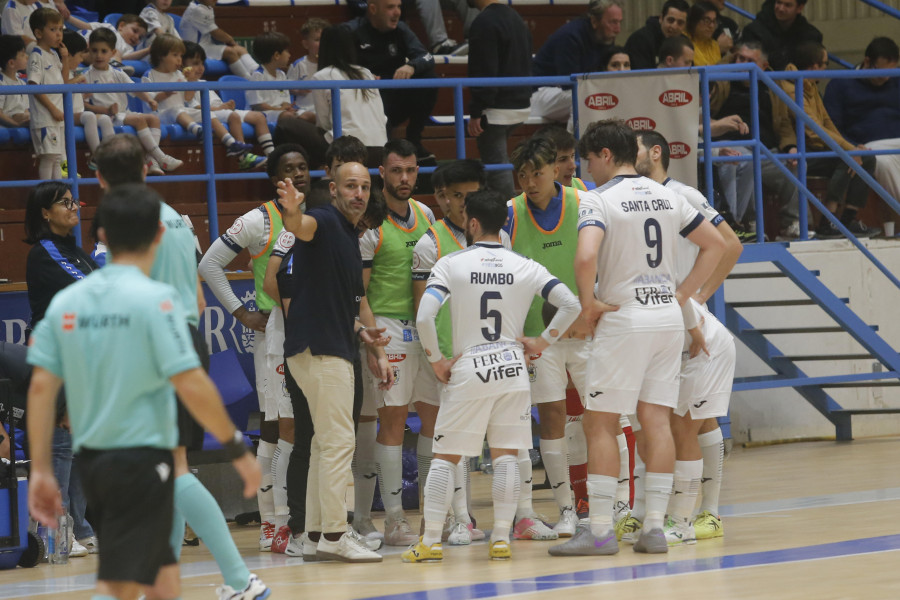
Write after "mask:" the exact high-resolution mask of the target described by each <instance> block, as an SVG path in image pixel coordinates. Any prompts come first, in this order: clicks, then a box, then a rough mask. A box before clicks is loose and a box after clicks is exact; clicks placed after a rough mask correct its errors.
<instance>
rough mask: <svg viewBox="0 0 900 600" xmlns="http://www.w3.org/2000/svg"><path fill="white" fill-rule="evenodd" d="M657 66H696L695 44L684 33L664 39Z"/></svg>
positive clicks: (671, 67) (662, 67) (672, 67)
mask: <svg viewBox="0 0 900 600" xmlns="http://www.w3.org/2000/svg"><path fill="white" fill-rule="evenodd" d="M656 66H657V68H659V69H678V68H684V67H692V66H694V44H693V43H691V40H689V39H687V38H686V37H684V36H683V35H679V36H677V37H670V38H666V39H665V40H663V43H662V44H661V45H660V47H659V56H658V57H657V61H656Z"/></svg>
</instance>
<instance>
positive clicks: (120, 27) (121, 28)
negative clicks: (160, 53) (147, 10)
mask: <svg viewBox="0 0 900 600" xmlns="http://www.w3.org/2000/svg"><path fill="white" fill-rule="evenodd" d="M148 31H149V26H148V25H147V22H146V21H145V20H144V19H142V18H141V17H139V16H138V15H122V16H121V17H119V20H118V21H116V32H117V33H118V34H119V43H118V45H117V48H116V49H117V50H118V51H119V54H120V55H121V56H122V60H144V59H145V58H147V56H149V55H150V46H149V45H147V44H146V43H145V42H146V40H147V33H148Z"/></svg>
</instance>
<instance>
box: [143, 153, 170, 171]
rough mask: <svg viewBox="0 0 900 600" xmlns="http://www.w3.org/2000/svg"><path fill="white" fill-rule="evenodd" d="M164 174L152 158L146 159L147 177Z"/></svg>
mask: <svg viewBox="0 0 900 600" xmlns="http://www.w3.org/2000/svg"><path fill="white" fill-rule="evenodd" d="M165 174H166V172H165V171H163V170H162V167H160V166H159V162H157V160H156V159H155V158H153V157H152V156H150V157H148V158H147V175H165Z"/></svg>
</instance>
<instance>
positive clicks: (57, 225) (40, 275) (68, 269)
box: [25, 181, 98, 556]
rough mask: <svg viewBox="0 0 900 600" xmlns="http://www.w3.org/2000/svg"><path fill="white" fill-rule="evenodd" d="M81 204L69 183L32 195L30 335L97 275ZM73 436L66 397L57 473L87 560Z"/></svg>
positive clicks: (56, 441)
mask: <svg viewBox="0 0 900 600" xmlns="http://www.w3.org/2000/svg"><path fill="white" fill-rule="evenodd" d="M78 208H79V204H78V201H77V200H74V199H73V198H72V190H71V188H70V187H69V185H68V184H66V183H61V182H59V181H45V182H44V183H40V184H38V185H37V186H36V187H35V188H34V189H32V190H31V193H30V194H29V196H28V205H27V206H26V208H25V241H26V242H27V243H29V244H32V247H31V250H30V251H29V252H28V258H27V262H26V263H25V281H26V283H27V284H28V303H29V304H30V305H31V323H30V324H29V326H28V330H26V336H29V337H30V335H31V332H32V331H33V330H34V327H35V326H36V325H37V323H38V321H40V320H41V319H43V318H44V313H45V312H46V310H47V306H49V304H50V301H51V300H52V299H53V296H55V295H56V293H57V292H59V291H60V290H61V289H63V288H64V287H66V286H68V285H71V284H73V283H75V282H76V281H78V280H79V279H84V278H85V277H86V276H87V275H88V273H90V272H91V271H94V270H96V269H97V268H98V267H97V263H95V262H94V261H93V260H91V257H90V256H88V254H87V253H86V252H85V251H84V250H82V249H81V247H80V246H79V245H78V244H77V243H76V241H75V236H74V235H72V231H74V229H75V228H76V227H78V221H79V219H78ZM72 461H73V457H72V437H71V434H70V433H69V428H68V418H67V417H66V411H65V393H64V392H61V393H60V398H59V399H58V400H57V425H56V430H55V431H54V432H53V471H54V474H55V475H56V479H57V481H58V482H59V487H60V491H61V492H62V499H63V506H65V507H66V508H67V509H68V511H69V514H70V515H71V516H72V519H73V522H74V523H73V525H74V527H73V528H72V529H70V531H73V530H74V540H72V544H71V546H70V551H69V556H85V555H87V553H88V552H89V551H90V552H92V553H94V552H96V551H97V550H96V549H97V538H96V537H94V531H93V530H92V529H91V526H90V524H88V522H87V521H85V519H84V510H85V500H84V494H83V492H82V491H81V482H80V481H79V480H78V477H77V475H76V471H75V470H73V469H72Z"/></svg>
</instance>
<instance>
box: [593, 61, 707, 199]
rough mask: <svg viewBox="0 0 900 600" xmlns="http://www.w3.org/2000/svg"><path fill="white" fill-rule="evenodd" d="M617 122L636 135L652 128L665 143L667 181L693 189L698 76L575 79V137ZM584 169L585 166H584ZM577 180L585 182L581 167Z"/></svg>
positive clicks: (654, 74) (661, 72)
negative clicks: (604, 123) (593, 125)
mask: <svg viewBox="0 0 900 600" xmlns="http://www.w3.org/2000/svg"><path fill="white" fill-rule="evenodd" d="M607 119H622V120H623V121H625V122H626V123H628V124H629V125H630V126H631V127H632V128H633V129H635V130H647V129H652V130H655V131H658V132H659V133H661V134H662V135H663V136H664V137H665V138H666V140H667V141H668V142H669V152H670V157H671V160H670V163H669V176H670V177H672V178H673V179H677V180H678V181H681V182H682V183H686V184H688V185H692V186H695V187H696V185H697V143H698V139H699V136H698V131H699V130H698V125H699V123H700V75H699V74H698V73H696V72H679V73H667V72H666V71H665V70H657V71H646V72H633V73H622V74H619V73H617V74H615V75H611V74H609V73H604V74H602V75H588V76H586V77H584V78H581V77H579V78H578V132H579V135H580V134H582V133H584V130H585V129H587V127H588V125H590V124H591V123H593V122H595V121H604V120H607ZM583 164H586V163H583ZM582 176H583V177H589V174H588V173H587V170H586V169H584V168H582Z"/></svg>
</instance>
